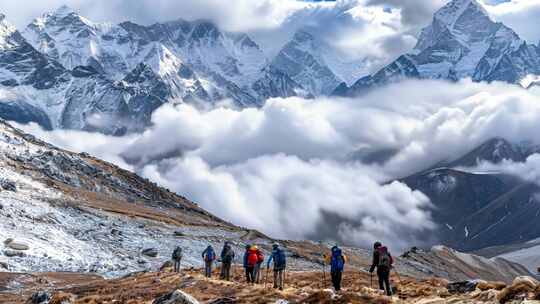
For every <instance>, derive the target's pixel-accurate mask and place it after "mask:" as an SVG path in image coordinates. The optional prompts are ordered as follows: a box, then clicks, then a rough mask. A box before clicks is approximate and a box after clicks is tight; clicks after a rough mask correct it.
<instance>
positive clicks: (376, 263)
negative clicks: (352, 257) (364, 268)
mask: <svg viewBox="0 0 540 304" xmlns="http://www.w3.org/2000/svg"><path fill="white" fill-rule="evenodd" d="M373 249H374V250H373V262H372V263H371V268H370V269H369V272H370V273H373V271H374V270H375V268H377V277H378V278H379V289H380V290H383V291H384V290H386V295H388V296H391V295H392V288H391V286H390V270H391V269H392V264H393V263H394V259H393V258H392V255H390V252H388V248H386V247H385V246H383V245H382V244H381V243H380V242H375V244H373ZM385 287H386V289H385Z"/></svg>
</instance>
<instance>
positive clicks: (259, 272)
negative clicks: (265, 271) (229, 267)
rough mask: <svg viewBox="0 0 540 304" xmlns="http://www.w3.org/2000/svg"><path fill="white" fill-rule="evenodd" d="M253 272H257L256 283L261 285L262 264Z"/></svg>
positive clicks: (257, 265)
mask: <svg viewBox="0 0 540 304" xmlns="http://www.w3.org/2000/svg"><path fill="white" fill-rule="evenodd" d="M253 271H254V272H255V275H254V277H255V283H257V284H259V282H260V279H261V263H257V264H256V265H255V268H254V269H253Z"/></svg>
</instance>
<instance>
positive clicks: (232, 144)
mask: <svg viewBox="0 0 540 304" xmlns="http://www.w3.org/2000/svg"><path fill="white" fill-rule="evenodd" d="M152 122H153V126H152V127H151V128H149V129H148V130H146V131H145V132H143V133H140V134H130V135H126V136H124V137H113V136H106V135H102V134H96V133H87V132H81V131H65V130H54V131H45V130H43V129H41V128H39V127H38V126H37V125H35V124H31V125H25V126H20V127H21V128H23V129H24V130H26V131H28V132H30V133H33V134H35V135H37V136H38V137H40V138H42V139H44V140H46V141H49V142H51V143H53V144H56V145H58V146H61V147H63V148H66V149H70V150H73V151H78V152H80V151H86V152H88V153H90V154H93V155H95V156H97V157H100V158H103V159H105V160H108V161H111V162H113V163H116V164H118V165H120V166H122V167H124V168H126V169H129V170H132V171H135V172H137V173H139V174H141V175H143V176H145V177H147V178H149V179H151V180H153V181H155V182H157V183H159V184H160V185H162V186H165V187H168V188H170V189H172V190H174V191H176V192H178V193H180V194H182V195H184V196H187V197H188V198H189V199H191V200H193V201H195V202H197V203H199V204H200V205H201V206H202V207H203V208H205V209H207V210H209V211H211V212H212V213H214V214H216V215H218V216H220V217H222V218H224V219H226V220H229V221H231V222H233V223H235V224H238V225H241V226H246V227H251V228H255V229H259V230H261V231H263V232H265V233H268V234H270V235H272V236H274V237H279V238H288V239H305V238H309V239H313V240H332V241H338V242H342V243H346V244H354V245H360V246H369V245H370V244H371V243H372V242H373V241H374V240H381V241H383V242H385V243H388V244H390V245H391V246H392V247H393V248H396V249H403V248H405V247H408V246H412V245H429V244H433V243H436V242H437V239H436V237H434V236H433V235H432V232H433V231H434V229H435V228H436V224H435V223H434V222H433V221H432V219H431V211H432V208H433V207H432V205H431V203H430V201H429V199H428V198H427V197H426V196H425V195H424V194H422V193H420V192H418V191H412V190H411V189H409V188H408V187H407V186H406V185H405V184H403V183H401V182H399V181H395V180H396V179H399V178H402V177H405V176H408V175H410V174H413V173H416V172H418V171H421V170H423V169H426V168H429V167H432V166H433V165H435V164H437V163H439V162H441V161H448V160H453V159H456V158H458V157H459V156H461V155H463V154H465V153H467V152H469V151H470V150H472V149H473V148H474V147H476V146H478V145H480V144H482V143H483V142H485V141H487V140H489V139H491V138H493V137H503V138H506V139H508V140H510V141H512V142H522V141H528V142H532V143H540V134H539V132H538V130H539V129H540V89H534V88H533V89H530V90H525V89H523V88H521V87H519V86H515V85H509V84H502V83H493V84H484V83H473V82H471V81H469V80H463V81H460V82H457V83H448V82H443V81H429V80H424V81H406V82H402V83H399V84H394V85H391V86H388V87H385V88H381V89H378V90H375V91H373V92H372V93H370V94H368V95H365V96H362V97H358V98H352V99H342V98H328V97H324V98H317V99H303V98H297V97H294V98H286V99H283V98H276V99H271V100H268V101H267V103H266V104H265V106H264V107H262V108H248V109H235V108H229V107H225V106H221V107H216V108H211V109H204V110H201V109H200V108H196V107H193V106H190V105H187V104H179V105H174V106H173V105H170V104H167V105H164V106H162V107H161V108H160V109H158V110H157V111H156V112H155V113H154V115H153V117H152ZM383 156H384V157H383ZM538 159H540V156H533V157H531V158H530V159H529V161H528V162H527V163H526V164H509V163H504V164H502V165H500V166H505V168H506V169H505V172H508V173H511V174H514V175H519V176H524V177H526V178H529V179H530V178H536V177H537V176H538V175H539V174H538V173H537V172H540V170H538V169H536V171H535V172H536V174H533V175H532V177H531V174H530V168H531V167H533V168H540V161H538ZM520 166H521V167H520ZM523 166H525V167H524V168H523ZM520 168H521V169H520ZM499 169H500V168H499ZM501 170H502V169H501Z"/></svg>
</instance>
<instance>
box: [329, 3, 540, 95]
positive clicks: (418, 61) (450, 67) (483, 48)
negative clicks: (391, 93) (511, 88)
mask: <svg viewBox="0 0 540 304" xmlns="http://www.w3.org/2000/svg"><path fill="white" fill-rule="evenodd" d="M538 74H540V47H539V46H538V45H533V44H529V43H527V42H526V41H525V40H523V39H521V38H520V37H519V35H518V34H516V33H515V32H514V31H513V30H512V29H511V28H509V27H507V26H505V25H504V24H502V23H500V22H495V21H493V20H492V19H491V18H490V17H489V15H488V13H487V12H486V10H485V9H484V7H483V6H482V5H481V4H480V3H478V2H477V1H476V0H453V1H451V2H449V3H448V4H447V5H446V6H444V7H443V8H441V9H440V10H439V11H437V12H436V13H435V15H434V16H433V21H432V23H431V24H430V25H429V26H428V27H426V28H424V29H423V30H422V32H421V34H420V37H419V39H418V42H417V44H416V46H415V48H414V50H413V51H412V52H410V53H409V54H404V55H402V56H400V57H399V58H398V59H396V60H395V61H394V62H392V63H391V64H389V65H387V66H385V67H384V68H382V69H381V70H380V71H378V72H376V73H375V74H373V75H369V76H366V77H363V78H361V79H359V80H358V81H357V82H355V83H354V84H353V85H352V86H347V85H346V84H345V83H342V84H341V85H340V86H339V87H338V88H337V89H336V90H335V91H334V94H336V95H342V96H354V95H357V94H361V93H363V92H365V91H367V90H369V89H372V88H373V87H378V86H383V85H386V84H389V83H392V82H397V81H400V80H402V79H407V78H416V79H446V80H458V79H462V78H467V77H469V78H472V79H473V80H474V81H487V82H491V81H504V82H509V83H519V82H520V81H521V79H522V78H524V77H526V76H527V75H538Z"/></svg>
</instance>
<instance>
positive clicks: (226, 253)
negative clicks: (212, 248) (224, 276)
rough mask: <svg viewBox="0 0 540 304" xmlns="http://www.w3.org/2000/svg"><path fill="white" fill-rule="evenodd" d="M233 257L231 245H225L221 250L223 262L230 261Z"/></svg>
mask: <svg viewBox="0 0 540 304" xmlns="http://www.w3.org/2000/svg"><path fill="white" fill-rule="evenodd" d="M233 259H234V251H233V249H232V248H231V246H229V245H226V246H225V248H224V251H223V258H222V261H223V262H224V263H231V262H232V261H233Z"/></svg>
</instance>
